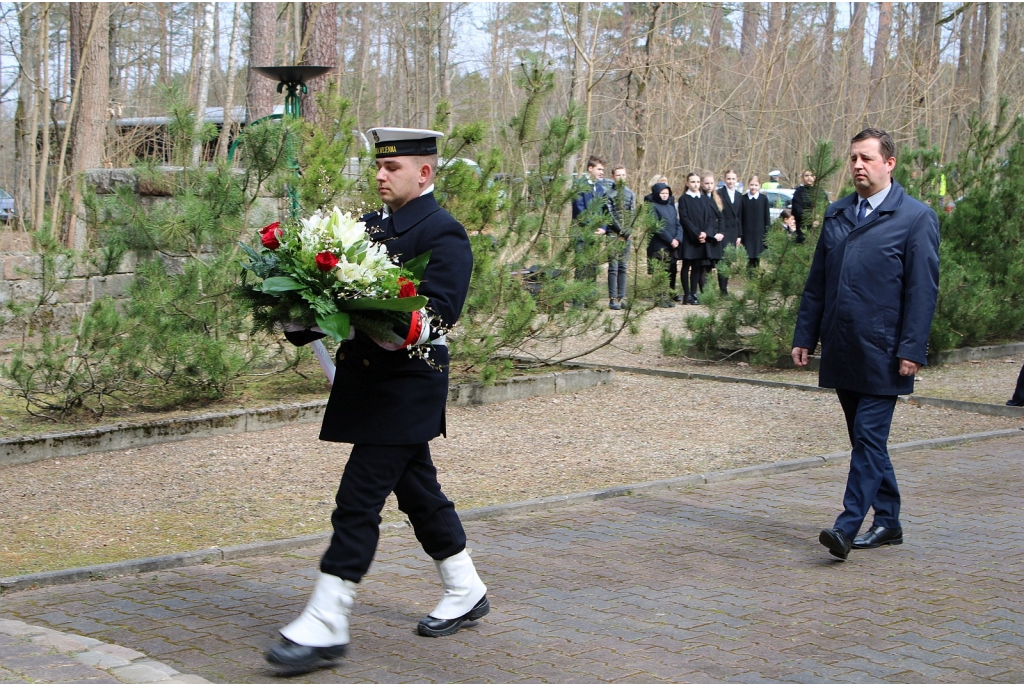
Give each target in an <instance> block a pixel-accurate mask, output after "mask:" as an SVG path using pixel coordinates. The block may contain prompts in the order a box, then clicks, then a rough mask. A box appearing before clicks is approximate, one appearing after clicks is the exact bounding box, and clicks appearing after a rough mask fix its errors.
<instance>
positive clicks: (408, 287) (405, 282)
mask: <svg viewBox="0 0 1024 685" xmlns="http://www.w3.org/2000/svg"><path fill="white" fill-rule="evenodd" d="M398 296H399V297H416V284H415V283H413V282H412V281H410V280H409V279H408V278H405V277H401V276H400V277H399V278H398Z"/></svg>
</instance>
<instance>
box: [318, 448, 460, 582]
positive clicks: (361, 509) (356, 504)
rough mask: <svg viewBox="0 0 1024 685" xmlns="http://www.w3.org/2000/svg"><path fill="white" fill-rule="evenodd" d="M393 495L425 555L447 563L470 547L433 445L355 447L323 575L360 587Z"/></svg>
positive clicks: (322, 566)
mask: <svg viewBox="0 0 1024 685" xmlns="http://www.w3.org/2000/svg"><path fill="white" fill-rule="evenodd" d="M392 492H394V493H395V498H396V499H397V500H398V508H399V510H400V511H402V513H404V514H405V515H406V516H408V517H409V522H410V523H411V524H412V527H413V531H414V532H415V533H416V539H417V540H419V542H420V544H421V545H422V546H423V551H425V552H426V553H427V554H429V555H430V556H431V557H432V558H434V559H437V560H441V559H446V558H448V557H450V556H454V555H456V554H458V553H459V552H461V551H462V550H464V549H465V548H466V533H465V531H464V530H463V528H462V522H461V521H460V520H459V515H458V514H457V513H456V511H455V505H454V504H453V503H452V502H451V500H449V499H448V498H447V497H445V495H444V493H443V492H441V486H440V485H439V484H438V482H437V470H436V469H435V468H434V464H433V462H432V461H431V459H430V447H429V445H428V444H427V443H425V442H424V443H421V444H418V445H354V446H353V447H352V455H351V456H350V457H349V460H348V463H347V464H345V471H344V473H343V474H342V476H341V484H340V485H339V487H338V494H337V496H336V498H335V503H336V504H337V508H336V509H335V510H334V513H333V514H331V523H332V524H333V526H334V536H333V537H332V538H331V544H330V546H329V547H328V548H327V551H326V552H325V553H324V556H323V558H322V559H321V560H320V570H321V571H323V572H324V573H328V574H330V575H332V576H338V577H339V578H342V579H343V580H351V581H353V582H356V583H358V582H359V581H360V580H361V579H362V577H363V576H364V575H366V572H367V570H369V568H370V563H371V562H372V561H373V554H374V552H376V550H377V542H378V539H379V538H380V521H381V519H380V511H381V509H383V508H384V503H385V501H386V500H387V497H388V495H389V494H391V493H392Z"/></svg>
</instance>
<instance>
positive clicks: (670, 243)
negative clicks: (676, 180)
mask: <svg viewBox="0 0 1024 685" xmlns="http://www.w3.org/2000/svg"><path fill="white" fill-rule="evenodd" d="M644 199H645V200H647V201H648V204H649V205H650V207H651V211H652V213H653V214H654V217H655V219H657V221H658V228H657V229H655V231H654V232H653V233H652V234H651V240H650V242H648V243H647V272H648V273H651V274H653V273H654V270H655V269H666V270H667V269H669V268H671V267H670V265H671V264H672V262H673V261H675V257H674V254H675V252H676V250H677V249H678V247H679V243H680V242H681V241H682V239H683V228H682V226H681V225H680V224H679V215H678V213H677V212H676V207H675V204H673V202H672V188H670V187H669V185H668V184H667V183H655V184H654V185H653V186H651V194H650V195H648V196H647V197H645V198H644ZM656 300H657V302H656V303H657V305H658V306H659V307H674V306H675V304H674V303H673V302H672V294H671V290H669V291H667V292H665V293H663V294H661V295H659V296H658V297H657V298H656Z"/></svg>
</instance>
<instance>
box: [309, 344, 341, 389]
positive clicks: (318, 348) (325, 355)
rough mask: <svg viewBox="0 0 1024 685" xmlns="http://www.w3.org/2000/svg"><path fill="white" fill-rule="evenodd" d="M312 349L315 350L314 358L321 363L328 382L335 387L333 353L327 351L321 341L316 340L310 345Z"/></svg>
mask: <svg viewBox="0 0 1024 685" xmlns="http://www.w3.org/2000/svg"><path fill="white" fill-rule="evenodd" d="M310 347H311V348H312V349H313V356H315V357H316V360H317V361H318V362H320V368H321V369H323V370H324V375H325V376H327V382H328V383H330V384H331V385H334V370H335V366H334V360H333V359H332V358H331V353H330V352H328V351H327V348H326V347H324V344H323V343H322V342H320V341H319V340H314V341H313V342H312V343H310Z"/></svg>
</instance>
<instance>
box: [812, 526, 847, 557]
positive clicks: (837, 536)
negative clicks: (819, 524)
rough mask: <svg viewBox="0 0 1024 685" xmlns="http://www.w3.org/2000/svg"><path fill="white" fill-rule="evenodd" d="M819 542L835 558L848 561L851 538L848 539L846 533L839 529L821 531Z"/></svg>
mask: <svg viewBox="0 0 1024 685" xmlns="http://www.w3.org/2000/svg"><path fill="white" fill-rule="evenodd" d="M818 542H820V543H821V544H823V545H825V546H826V547H828V553H829V554H831V555H832V556H834V557H838V558H840V559H842V560H843V561H846V557H848V556H850V548H851V547H852V544H851V543H850V538H848V537H846V533H844V532H843V531H841V530H839V529H838V528H826V529H825V530H823V531H821V534H819V535H818Z"/></svg>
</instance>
